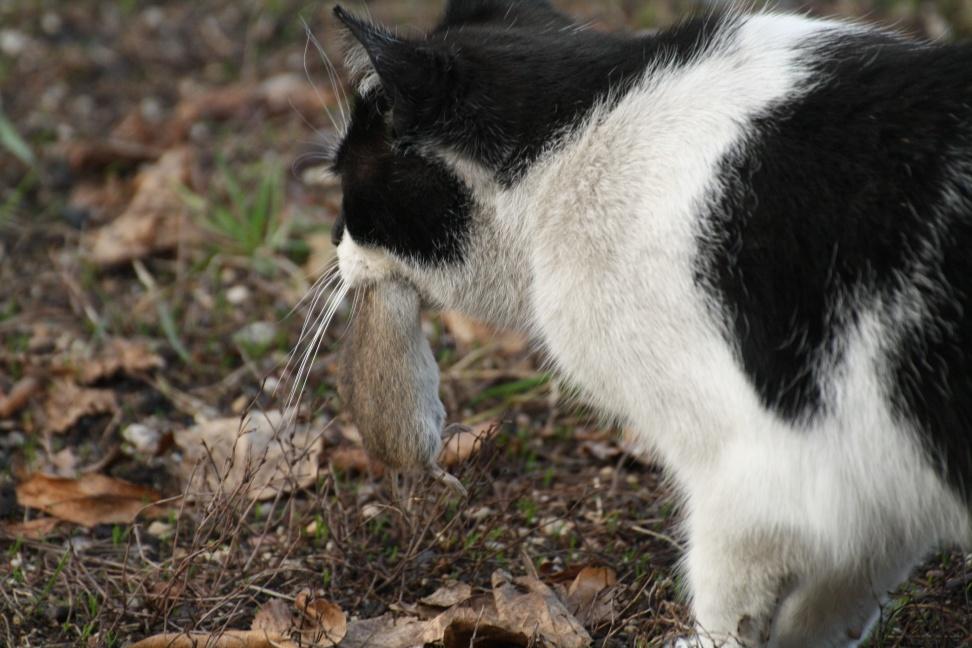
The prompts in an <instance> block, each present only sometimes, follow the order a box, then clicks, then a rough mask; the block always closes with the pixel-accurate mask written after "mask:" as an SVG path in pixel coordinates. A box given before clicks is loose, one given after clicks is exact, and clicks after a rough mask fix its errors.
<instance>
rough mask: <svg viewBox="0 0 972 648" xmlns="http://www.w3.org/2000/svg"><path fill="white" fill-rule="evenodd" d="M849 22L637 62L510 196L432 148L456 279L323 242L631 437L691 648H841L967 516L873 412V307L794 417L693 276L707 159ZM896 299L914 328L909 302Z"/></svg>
mask: <svg viewBox="0 0 972 648" xmlns="http://www.w3.org/2000/svg"><path fill="white" fill-rule="evenodd" d="M851 29H854V30H856V29H861V27H858V26H850V25H845V24H842V23H835V22H828V21H819V20H812V19H809V18H804V17H796V16H780V15H758V16H753V17H750V18H746V19H744V22H743V23H742V26H741V28H740V29H739V30H738V31H737V32H735V33H734V35H733V36H732V37H731V38H729V39H727V40H726V41H725V42H723V43H721V44H720V45H719V46H718V47H715V48H713V49H712V50H710V51H709V52H708V53H707V54H705V55H704V56H703V57H702V58H700V59H699V60H697V61H695V62H694V63H692V64H689V65H681V66H678V67H675V66H672V67H671V68H666V67H664V66H663V67H660V68H656V69H653V70H651V71H650V72H649V73H648V74H647V75H646V77H645V80H644V81H643V82H642V83H641V85H640V86H639V87H638V88H637V89H636V90H634V91H632V92H630V93H629V94H627V95H626V96H625V97H624V98H623V99H621V100H620V101H619V102H616V103H614V104H612V106H611V107H610V108H606V107H605V108H603V109H600V110H596V111H595V112H594V113H593V114H592V115H591V116H590V118H589V119H588V120H587V121H586V122H585V123H584V124H583V125H582V126H581V127H580V128H578V129H576V130H575V131H573V132H572V133H570V134H569V135H566V136H565V137H566V139H565V141H564V142H562V143H561V144H560V146H558V147H557V148H555V149H554V152H552V153H551V154H550V155H548V156H547V157H546V158H545V159H543V160H542V161H541V162H539V163H537V164H536V165H534V166H533V167H532V168H531V169H530V170H529V172H528V173H527V175H526V176H525V178H524V179H523V180H522V181H521V182H519V183H518V184H516V186H515V187H513V188H512V189H503V188H501V187H500V186H499V185H498V184H496V183H495V182H494V181H492V180H491V179H490V177H489V176H488V174H485V173H484V172H483V171H482V170H481V169H478V168H477V167H476V166H475V165H474V164H473V163H470V162H468V161H466V160H462V159H460V158H458V157H457V156H456V155H455V154H452V153H442V156H443V158H444V159H446V160H447V161H448V162H449V163H450V164H451V165H452V166H453V168H455V169H456V170H457V172H458V173H459V174H460V175H461V176H462V177H463V178H464V179H465V180H466V182H467V183H468V184H469V185H470V186H471V187H472V188H473V190H474V194H475V198H476V203H477V210H476V214H475V226H474V229H473V234H472V236H471V239H470V242H469V249H468V250H467V259H468V262H467V263H466V264H465V265H464V267H463V268H461V269H459V270H456V269H453V268H448V269H444V270H434V271H431V270H429V269H428V268H422V267H419V266H416V265H413V264H411V263H407V262H401V261H399V260H393V259H391V258H389V257H385V256H383V255H382V253H380V252H377V251H373V250H366V249H364V248H363V247H361V246H358V245H356V244H355V243H354V241H353V240H352V239H351V237H350V236H349V235H345V236H344V238H343V240H342V243H341V245H340V246H339V250H338V256H339V262H340V267H341V272H342V275H343V277H344V278H345V280H346V281H348V282H349V283H351V284H352V285H353V284H356V283H359V282H365V281H369V280H372V279H375V278H378V277H379V276H383V275H385V274H387V273H392V272H398V273H401V274H404V275H405V276H407V277H408V278H409V279H411V280H412V281H413V282H414V283H415V284H416V285H417V286H418V287H419V288H420V290H422V291H423V292H424V293H425V294H426V295H427V296H428V297H430V298H431V299H432V300H434V301H436V302H438V303H440V304H441V305H444V306H448V307H451V308H459V309H461V310H464V311H466V312H468V313H470V314H472V315H474V316H478V317H481V318H484V319H487V320H490V321H493V322H496V323H499V324H503V325H507V326H514V327H519V328H522V329H528V330H530V331H531V332H532V333H533V334H534V335H535V337H536V338H537V340H538V341H539V342H540V343H541V344H542V345H543V348H544V349H545V350H546V352H547V353H548V354H549V356H550V358H551V360H552V362H553V363H554V364H555V365H556V367H557V368H558V369H559V370H560V371H561V372H562V374H563V375H564V376H565V378H566V379H567V380H568V381H569V382H570V383H572V384H573V385H576V386H577V387H578V388H579V389H580V390H581V392H582V393H583V394H584V395H585V396H586V397H587V398H589V399H590V401H591V402H592V403H593V404H595V405H597V406H598V407H600V408H601V409H602V410H604V411H605V412H607V413H609V414H611V415H613V416H615V417H617V419H618V420H619V421H621V422H623V423H624V424H626V425H628V426H630V427H631V428H633V429H634V430H636V431H637V433H638V440H639V441H640V442H641V443H642V444H643V445H644V446H645V448H646V449H647V450H650V451H651V452H653V453H655V454H656V456H657V457H659V459H660V460H661V462H662V463H663V464H664V465H665V466H666V468H667V469H668V471H670V474H671V475H672V477H673V478H674V480H675V481H676V483H677V485H678V487H679V489H680V491H681V493H682V494H683V495H684V497H685V504H684V506H685V513H686V522H685V524H686V533H687V537H688V540H689V548H688V552H687V555H686V557H685V563H684V567H685V570H686V574H687V580H688V585H689V589H690V594H691V596H692V602H693V609H694V612H695V615H696V619H697V623H698V627H699V638H698V639H693V640H692V642H693V643H692V645H694V642H696V641H697V642H700V643H701V644H704V645H711V643H715V644H720V642H727V643H728V644H729V645H735V644H734V642H736V641H740V642H742V643H745V644H747V645H753V644H759V645H762V644H763V643H764V642H766V641H768V642H769V645H773V646H850V645H856V643H857V639H858V638H860V637H862V636H864V635H865V633H866V628H867V626H868V625H869V624H870V623H872V622H873V621H874V619H875V618H876V616H877V612H878V606H879V602H880V601H881V600H882V598H883V597H884V596H885V594H886V593H887V591H888V590H889V589H890V588H892V587H893V586H894V585H895V584H897V583H898V582H899V581H900V580H901V579H902V578H903V577H904V576H905V575H906V574H907V573H908V571H909V569H910V568H911V567H912V566H913V565H914V563H915V561H916V560H917V559H919V558H920V557H921V556H922V555H924V554H925V553H926V552H928V551H929V550H931V549H932V548H934V547H935V546H937V545H939V544H942V543H969V542H970V541H972V521H970V518H969V515H968V512H967V510H966V509H965V507H964V506H963V505H962V504H961V503H960V502H959V501H958V499H957V498H956V497H955V496H954V495H953V494H952V493H951V492H950V491H949V490H947V488H946V487H945V486H944V485H943V483H942V481H941V479H940V478H939V477H938V475H936V474H935V472H934V471H932V470H931V469H930V468H929V467H928V465H927V462H926V460H925V459H924V455H923V454H922V449H921V447H920V445H919V442H918V440H917V437H916V435H915V433H914V431H913V430H911V429H908V428H907V427H906V426H904V425H903V424H902V423H901V421H900V419H899V418H897V417H895V416H894V415H893V413H892V412H891V411H890V409H889V406H888V399H887V390H888V379H887V378H886V376H885V375H884V371H885V352H886V349H885V348H884V347H883V346H882V345H883V344H887V340H889V339H893V338H894V335H895V333H896V331H894V330H892V329H891V328H889V327H891V326H892V325H891V324H890V323H888V322H886V321H882V319H881V317H880V316H879V315H877V314H876V313H879V312H881V309H880V308H877V305H875V307H874V308H873V309H871V310H870V311H869V312H870V313H872V314H871V315H868V316H866V317H863V318H861V319H860V321H859V322H858V324H857V325H856V326H854V327H853V328H852V330H850V331H848V332H847V334H846V339H844V340H843V345H844V348H845V349H846V354H845V355H844V356H843V359H842V361H841V362H840V363H839V364H832V365H830V366H829V368H828V371H827V372H826V374H825V375H821V376H819V379H820V380H821V381H822V384H824V385H825V386H826V389H827V390H828V393H829V394H830V397H831V398H830V400H829V401H828V402H830V403H831V404H832V406H830V407H828V408H827V411H826V412H825V413H824V414H822V415H820V416H819V417H817V418H813V419H812V420H807V421H804V422H803V423H801V424H799V425H792V424H789V423H786V422H784V421H783V420H781V419H780V418H779V417H777V416H776V415H774V414H773V413H772V412H770V411H768V410H767V409H766V408H765V407H763V406H762V404H761V402H760V400H759V398H758V396H757V394H756V392H755V391H754V389H753V387H752V386H751V384H750V383H749V381H748V380H747V378H746V376H745V375H744V373H743V371H742V369H741V368H740V366H739V364H738V361H737V360H736V358H735V356H734V354H733V350H732V349H731V348H730V347H729V346H728V345H727V343H726V341H725V340H726V337H725V336H724V335H723V332H722V331H721V329H720V326H721V324H720V322H721V321H722V319H721V318H720V317H719V314H718V313H717V312H715V310H716V308H717V307H716V306H715V305H713V304H711V303H709V302H708V301H707V298H706V296H705V295H704V294H703V292H702V291H700V290H699V289H698V287H697V284H696V280H695V277H694V272H695V269H696V267H697V265H696V261H697V258H698V254H699V250H698V241H699V237H700V235H704V234H705V231H704V229H703V228H704V227H705V223H704V222H703V220H702V218H701V214H703V213H705V211H706V210H705V202H706V200H708V199H711V197H713V196H714V195H717V194H718V189H719V187H718V186H716V183H717V182H718V175H717V165H718V163H719V161H720V160H721V159H723V158H724V156H725V155H726V154H727V153H729V152H731V151H733V150H735V149H737V148H738V147H745V146H746V142H747V134H748V133H749V132H750V128H751V124H752V120H753V119H754V118H755V117H757V116H758V115H760V113H762V112H765V111H766V110H768V109H769V108H771V107H772V106H773V105H774V104H776V103H777V102H780V101H781V100H785V99H791V98H793V97H794V96H795V95H797V94H799V93H801V92H804V91H805V90H806V88H807V87H808V83H810V82H812V81H811V78H810V73H809V71H808V69H807V68H806V67H805V65H804V63H803V61H805V60H806V56H802V54H804V53H805V52H806V50H805V45H806V43H807V41H808V37H810V36H813V37H814V39H815V40H816V41H818V42H819V39H820V38H826V37H827V35H828V34H832V33H837V32H840V31H841V30H851ZM779 190H780V191H786V187H780V188H779ZM900 299H901V302H902V308H906V309H909V312H911V311H913V312H914V313H916V315H915V317H920V314H921V312H922V310H923V309H922V305H921V304H920V303H919V304H915V303H913V300H914V296H911V295H901V296H900Z"/></svg>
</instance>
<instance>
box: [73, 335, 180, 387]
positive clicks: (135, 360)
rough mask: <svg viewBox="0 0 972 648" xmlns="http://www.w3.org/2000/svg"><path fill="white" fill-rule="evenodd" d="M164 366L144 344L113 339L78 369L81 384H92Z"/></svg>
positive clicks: (160, 359)
mask: <svg viewBox="0 0 972 648" xmlns="http://www.w3.org/2000/svg"><path fill="white" fill-rule="evenodd" d="M163 366H165V362H164V361H163V360H162V358H161V356H159V355H158V354H157V353H155V352H153V351H152V350H151V349H150V348H149V346H148V345H147V344H145V343H144V342H138V341H134V340H126V339H123V338H114V339H112V340H111V341H110V342H108V343H107V344H106V345H105V346H104V348H102V350H101V352H100V353H99V354H98V355H97V357H95V358H91V359H89V360H87V361H86V362H85V363H84V364H83V366H82V367H80V371H79V373H80V376H79V377H80V379H81V382H83V383H93V382H96V381H98V380H103V379H105V378H111V377H112V376H114V375H115V374H119V373H124V374H128V375H133V374H138V373H142V372H145V371H151V370H152V369H159V368H161V367H163Z"/></svg>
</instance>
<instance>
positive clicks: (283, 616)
mask: <svg viewBox="0 0 972 648" xmlns="http://www.w3.org/2000/svg"><path fill="white" fill-rule="evenodd" d="M293 625H294V609H293V607H292V606H290V605H287V604H286V603H284V602H283V601H281V600H280V599H270V600H269V601H267V602H266V603H264V604H263V605H261V606H260V609H259V610H257V613H256V614H255V615H253V623H252V624H251V625H250V630H262V631H263V632H266V633H267V634H268V635H270V636H274V637H285V636H287V635H288V634H289V633H290V629H291V628H292V627H293Z"/></svg>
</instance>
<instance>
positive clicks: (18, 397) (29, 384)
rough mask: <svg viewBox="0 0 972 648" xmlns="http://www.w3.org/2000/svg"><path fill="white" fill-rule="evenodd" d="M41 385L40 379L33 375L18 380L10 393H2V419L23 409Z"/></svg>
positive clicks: (0, 416)
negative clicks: (4, 394)
mask: <svg viewBox="0 0 972 648" xmlns="http://www.w3.org/2000/svg"><path fill="white" fill-rule="evenodd" d="M40 387H41V384H40V381H39V380H37V379H36V378H34V377H32V376H26V377H24V378H21V379H20V380H19V381H17V383H16V384H15V385H14V386H13V388H12V389H11V390H10V393H9V394H7V395H6V396H3V395H0V419H4V418H9V417H11V416H13V415H14V414H16V413H17V412H19V411H20V410H21V409H23V407H24V406H25V405H26V404H27V403H28V402H29V401H30V398H31V396H33V395H34V394H36V393H37V392H38V391H39V390H40Z"/></svg>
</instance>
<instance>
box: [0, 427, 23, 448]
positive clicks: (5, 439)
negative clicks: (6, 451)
mask: <svg viewBox="0 0 972 648" xmlns="http://www.w3.org/2000/svg"><path fill="white" fill-rule="evenodd" d="M26 442H27V438H26V437H25V436H24V435H23V433H22V432H19V431H17V430H14V431H13V432H7V433H6V434H2V435H0V448H19V447H21V446H22V445H24V443H26Z"/></svg>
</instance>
